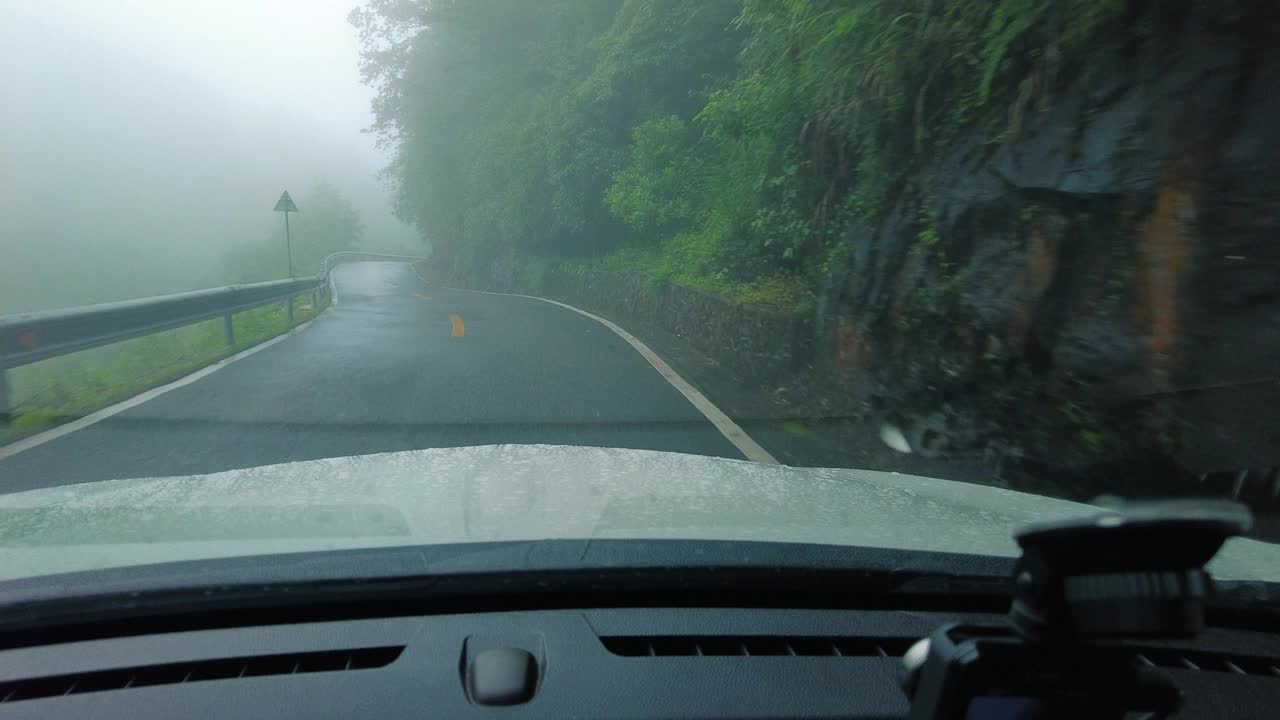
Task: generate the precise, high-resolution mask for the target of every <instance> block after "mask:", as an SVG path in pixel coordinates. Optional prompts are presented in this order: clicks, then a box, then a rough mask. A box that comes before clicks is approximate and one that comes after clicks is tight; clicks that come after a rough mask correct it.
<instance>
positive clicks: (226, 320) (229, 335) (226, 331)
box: [222, 313, 236, 345]
mask: <svg viewBox="0 0 1280 720" xmlns="http://www.w3.org/2000/svg"><path fill="white" fill-rule="evenodd" d="M222 340H223V342H225V343H226V344H227V345H235V344H236V326H235V325H234V324H233V323H232V322H231V313H227V314H226V315H223V316H222Z"/></svg>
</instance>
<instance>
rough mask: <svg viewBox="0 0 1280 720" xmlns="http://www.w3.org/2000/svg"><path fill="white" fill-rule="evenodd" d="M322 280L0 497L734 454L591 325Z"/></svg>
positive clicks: (513, 302) (519, 302)
mask: <svg viewBox="0 0 1280 720" xmlns="http://www.w3.org/2000/svg"><path fill="white" fill-rule="evenodd" d="M333 279H334V283H335V288H336V290H337V295H338V297H339V298H340V302H339V304H337V305H335V306H334V307H332V308H330V309H329V310H328V311H327V312H326V313H324V314H323V315H321V316H320V317H319V318H317V319H316V320H314V321H313V322H312V324H311V327H310V328H308V329H307V331H306V332H301V333H295V334H292V335H289V336H286V337H285V338H284V339H282V340H281V341H279V342H277V343H275V344H273V345H271V346H270V347H266V348H265V349H262V350H261V351H260V352H255V353H253V354H251V355H249V356H247V357H243V358H241V359H239V360H238V361H237V362H233V363H229V364H226V365H225V366H223V367H221V368H220V369H218V370H217V371H216V372H211V373H208V374H207V375H205V376H203V377H199V378H198V379H197V380H195V381H194V382H188V383H186V384H180V386H179V387H176V388H174V389H172V390H170V391H168V392H164V393H163V394H159V395H158V396H156V397H152V398H150V399H148V400H146V401H145V402H141V403H139V404H136V405H134V406H133V407H128V408H127V409H125V410H124V411H122V412H119V413H116V414H112V415H110V416H109V417H106V418H105V419H103V420H101V421H99V422H96V423H94V424H92V425H89V426H88V427H84V428H82V429H79V430H77V431H75V432H71V433H68V434H65V435H63V436H61V437H56V438H55V439H53V440H50V441H48V442H45V443H43V444H40V445H37V446H35V447H32V448H30V449H28V450H25V451H23V452H20V453H17V454H14V455H11V456H10V457H7V458H5V459H3V460H0V492H16V491H20V490H27V489H32V488H39V487H51V486H57V485H65V484H70V483H80V482H92V481H97V480H107V479H115V478H126V477H159V476H168V475H195V474H204V473H210V472H218V471H222V470H229V469H234V468H242V467H252V466H257V465H268V464H273V463H281V462H290V461H297V460H312V459H317V458H324V457H339V456H347V455H362V454H368V453H376V452H390V451H397V450H411V449H421V448H433V447H455V446H461V445H488V444H496V443H550V444H562V445H592V446H601V447H622V448H637V449H652V450H668V451H674V452H685V453H694V454H703V455H715V456H721V457H732V458H741V457H743V455H742V453H741V451H740V450H739V449H738V448H736V447H735V446H734V444H732V443H730V442H729V440H727V439H726V437H725V435H724V434H722V432H721V430H720V429H717V427H716V426H715V425H713V424H712V422H710V421H708V419H707V416H705V415H704V414H703V413H702V412H701V411H700V410H699V409H698V408H695V407H694V405H693V404H692V402H691V401H690V399H689V398H687V397H686V396H685V395H682V394H681V391H679V390H678V389H677V388H676V387H675V386H673V385H672V384H670V383H669V382H667V380H666V379H664V378H663V376H662V375H660V374H659V372H656V371H655V366H653V365H651V364H650V361H649V360H646V358H645V357H644V356H642V355H641V354H640V353H639V352H637V349H636V348H633V347H632V346H631V345H630V344H629V342H628V340H627V339H625V338H624V337H622V336H620V335H619V334H618V333H615V332H614V331H613V330H611V329H610V328H609V327H606V326H605V325H603V324H601V322H598V321H597V319H594V318H593V317H591V316H586V315H585V314H581V313H579V312H570V311H569V310H570V309H572V308H570V309H566V308H565V307H557V305H556V304H552V303H550V302H546V301H542V300H539V299H536V298H527V297H522V296H513V295H496V294H489V293H477V292H468V291H459V290H448V289H443V288H429V287H427V286H425V285H424V283H423V282H422V280H421V279H420V278H419V277H418V276H417V274H416V273H415V272H414V271H413V269H412V267H411V266H409V265H405V264H399V263H356V264H350V265H344V266H342V267H339V268H338V269H336V270H335V271H334V274H333ZM695 392H696V391H695Z"/></svg>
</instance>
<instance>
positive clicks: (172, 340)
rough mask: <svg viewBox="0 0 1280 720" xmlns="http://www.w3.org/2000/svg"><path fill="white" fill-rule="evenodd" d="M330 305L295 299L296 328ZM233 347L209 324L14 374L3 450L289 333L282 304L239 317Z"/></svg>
mask: <svg viewBox="0 0 1280 720" xmlns="http://www.w3.org/2000/svg"><path fill="white" fill-rule="evenodd" d="M328 302H329V298H328V292H327V291H326V292H322V293H320V304H319V307H313V306H312V305H311V297H310V296H309V295H308V296H303V297H300V298H295V299H294V301H293V303H294V312H293V317H294V326H296V325H298V324H300V323H304V322H306V321H308V320H310V319H311V318H313V317H315V316H316V315H317V314H319V313H320V312H321V311H322V310H324V308H325V307H327V305H328ZM233 324H234V327H235V336H236V344H235V345H233V346H228V345H227V344H226V343H225V342H223V336H222V320H221V319H215V320H208V321H205V322H202V323H197V324H195V325H188V326H187V327H182V328H176V329H174V330H168V331H165V332H162V333H156V334H154V335H147V336H145V337H140V338H137V339H134V340H126V341H124V342H121V343H116V344H114V345H108V346H105V347H101V348H95V349H93V350H85V351H83V352H78V353H73V354H71V355H64V356H62V357H57V358H52V359H49V360H44V361H42V362H38V363H33V364H31V365H26V366H23V367H20V368H15V369H13V370H10V371H9V379H10V382H11V384H12V392H13V403H14V417H13V420H12V422H11V423H10V425H9V427H8V428H7V429H5V428H0V444H4V443H5V442H9V441H13V440H17V439H19V438H21V437H24V436H27V435H31V434H33V433H37V432H40V431H42V430H46V429H48V428H50V427H53V426H55V425H59V424H61V423H64V422H68V421H70V420H74V419H76V418H79V417H82V416H84V415H87V414H89V413H91V412H93V411H95V410H97V409H99V408H102V407H104V406H107V405H110V404H111V403H114V402H118V401H120V400H124V399H126V398H129V397H132V396H134V395H137V394H138V393H140V392H143V391H145V390H148V389H150V388H153V387H156V386H159V385H163V384H165V383H167V382H170V381H172V380H176V379H178V378H180V377H182V376H184V375H187V374H189V373H191V372H194V371H195V370H198V369H200V368H202V367H205V366H206V365H210V364H212V363H214V362H217V361H218V360H221V359H223V358H225V357H229V356H231V355H234V354H235V353H238V352H240V351H242V350H246V349H248V348H250V347H252V346H254V345H257V344H259V343H261V342H263V341H264V340H268V339H270V338H272V337H274V336H276V335H279V334H280V333H282V332H284V331H285V330H286V329H288V327H290V326H287V324H286V319H285V307H284V304H283V303H276V304H272V305H265V306H263V307H259V308H254V309H252V310H246V311H244V312H242V313H239V314H238V315H236V316H235V318H234V320H233Z"/></svg>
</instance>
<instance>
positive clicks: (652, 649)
mask: <svg viewBox="0 0 1280 720" xmlns="http://www.w3.org/2000/svg"><path fill="white" fill-rule="evenodd" d="M600 642H602V643H604V647H605V649H606V650H608V651H609V652H611V653H613V654H614V655H621V656H623V657H673V656H692V657H704V656H706V657H723V656H726V655H729V656H732V655H738V656H743V657H754V656H793V657H901V656H902V655H903V654H904V653H905V652H906V651H907V648H909V647H911V645H912V643H914V642H915V640H914V639H912V638H873V637H790V636H777V635H743V636H730V635H705V636H704V635H652V636H632V635H613V636H605V637H601V638H600Z"/></svg>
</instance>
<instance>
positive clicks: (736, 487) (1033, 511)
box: [0, 445, 1280, 581]
mask: <svg viewBox="0 0 1280 720" xmlns="http://www.w3.org/2000/svg"><path fill="white" fill-rule="evenodd" d="M1097 509H1098V508H1095V507H1092V506H1089V505H1082V504H1079V503H1073V502H1067V501H1063V500H1055V499H1052V498H1046V497H1040V496H1036V495H1028V494H1025V493H1019V492H1014V491H1010V490H1002V489H998V488H992V487H985V486H980V485H972V484H967V483H959V482H952V481H947V480H937V479H931V478H924V477H916V476H911V475H899V474H896V473H883V472H874V471H866V470H847V469H815V468H791V467H781V466H773V465H760V464H756V463H749V462H744V461H738V460H727V459H722V458H711V457H703V456H695V455H681V454H676V453H666V452H654V451H647V450H622V449H611V448H589V447H568V446H552V445H493V446H483V447H463V448H448V449H438V450H417V451H411V452H397V453H384V454H378V455H362V456H355V457H344V458H332V459H325V460H312V461H307V462H297V463H288V464H282V465H268V466H263V467H256V468H248V469H244V470H231V471H227V472H220V473H214V474H211V475H201V476H189V477H168V478H147V479H134V480H112V481H106V482H96V483H86V484H82V485H67V486H62V487H55V488H49V489H42V490H32V491H28V492H22V493H14V494H9V495H3V496H0V578H14V577H25V576H31V575H43V574H48V573H56V572H69V571H75V570H88V569H95V568H105V567H114V566H121V565H136V564H142V563H152V562H167V561H174V560H192V559H200V558H214V557H226V556H233V555H258V554H264V553H279V552H298V551H315V550H329V549H343V548H360V547H378V546H395V545H420V544H434V543H465V542H486V541H502V540H542V539H583V538H618V539H638V538H676V539H702V540H764V541H778V542H802V543H823V544H836V545H854V546H873V547H885V548H903V549H915V550H932V551H946V552H956V553H967V554H978V555H997V556H1009V557H1012V556H1016V555H1017V546H1016V545H1015V544H1014V542H1013V540H1012V539H1011V535H1010V534H1011V532H1012V531H1013V529H1014V528H1016V527H1018V526H1020V525H1023V524H1025V523H1029V522H1033V521H1040V520H1050V519H1057V518H1063V517H1069V516H1075V515H1080V514H1087V513H1092V512H1096V511H1097ZM1210 569H1211V570H1212V571H1213V572H1214V573H1215V575H1216V576H1218V577H1220V578H1223V579H1239V580H1267V581H1277V580H1280V547H1277V546H1274V545H1270V544H1267V543H1261V542H1256V541H1251V540H1242V539H1235V540H1232V541H1230V542H1229V543H1228V545H1227V547H1226V548H1224V549H1223V551H1222V552H1221V553H1219V556H1218V558H1217V559H1216V560H1215V561H1214V564H1213V565H1211V566H1210Z"/></svg>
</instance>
